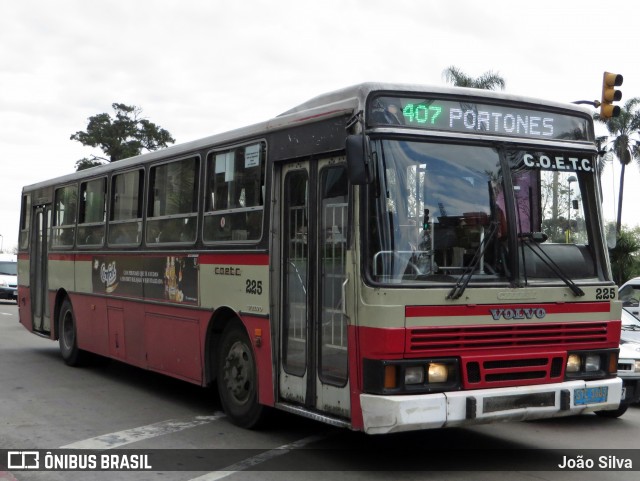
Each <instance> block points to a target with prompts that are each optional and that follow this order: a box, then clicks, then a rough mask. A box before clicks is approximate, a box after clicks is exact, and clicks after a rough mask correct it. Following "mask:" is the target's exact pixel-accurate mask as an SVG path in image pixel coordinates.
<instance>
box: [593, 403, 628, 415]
mask: <svg viewBox="0 0 640 481" xmlns="http://www.w3.org/2000/svg"><path fill="white" fill-rule="evenodd" d="M628 407H629V405H628V404H621V405H620V406H619V407H618V409H614V410H612V411H596V412H595V413H596V414H597V415H598V416H602V417H603V418H619V417H620V416H622V415H623V414H624V413H626V412H627V408H628Z"/></svg>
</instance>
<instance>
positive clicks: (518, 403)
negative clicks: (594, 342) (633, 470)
mask: <svg viewBox="0 0 640 481" xmlns="http://www.w3.org/2000/svg"><path fill="white" fill-rule="evenodd" d="M605 387H606V388H607V395H606V399H604V400H602V401H598V402H592V403H588V404H580V403H576V396H575V394H576V392H578V393H580V392H581V391H580V390H583V389H589V388H596V389H597V388H605ZM621 395H622V380H621V379H620V378H613V379H601V380H597V381H567V382H563V383H558V384H545V385H539V386H520V387H509V388H498V389H478V390H472V391H455V392H446V393H438V394H419V395H407V396H381V395H373V394H361V395H360V405H361V408H362V417H363V422H364V430H365V432H367V433H369V434H383V433H393V432H400V431H412V430H419V429H434V428H442V427H451V426H465V425H472V424H480V423H489V422H495V421H526V420H530V419H542V418H552V417H560V416H570V415H573V414H580V413H588V412H594V411H601V410H609V409H616V408H617V407H618V406H619V404H620V397H621Z"/></svg>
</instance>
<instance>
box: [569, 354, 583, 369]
mask: <svg viewBox="0 0 640 481" xmlns="http://www.w3.org/2000/svg"><path fill="white" fill-rule="evenodd" d="M581 366H582V362H581V361H580V356H578V355H577V354H569V356H567V372H579V371H580V367H581Z"/></svg>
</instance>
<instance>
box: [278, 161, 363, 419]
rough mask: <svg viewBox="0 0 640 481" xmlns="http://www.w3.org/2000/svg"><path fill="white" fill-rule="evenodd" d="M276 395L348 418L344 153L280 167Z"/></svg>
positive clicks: (346, 193) (294, 402)
mask: <svg viewBox="0 0 640 481" xmlns="http://www.w3.org/2000/svg"><path fill="white" fill-rule="evenodd" d="M280 174H281V177H280V192H279V196H280V202H279V203H278V205H279V206H280V207H279V209H278V211H279V212H278V214H279V227H280V228H279V229H277V228H276V229H277V232H279V235H280V241H279V245H280V259H281V262H280V263H279V264H280V265H279V270H280V272H281V274H280V282H279V285H280V289H279V290H280V296H279V298H280V306H279V309H278V310H277V311H278V312H279V313H280V315H279V333H280V335H279V339H280V346H279V349H280V351H279V355H278V360H279V361H278V366H279V376H278V377H279V381H278V388H279V399H280V401H282V402H285V403H287V404H296V405H301V406H303V407H304V408H306V409H308V410H313V411H317V412H321V413H327V414H330V415H333V416H338V417H342V418H347V419H348V418H349V416H350V403H349V385H348V365H347V359H348V356H347V352H348V351H347V347H348V346H347V317H346V315H345V314H344V307H343V304H344V303H343V296H344V291H345V285H346V283H347V281H348V279H347V276H346V270H347V265H346V240H347V212H348V182H347V173H346V164H345V162H344V158H327V159H322V160H319V161H314V162H306V161H305V162H295V163H291V164H286V165H284V166H283V167H282V170H281V172H280Z"/></svg>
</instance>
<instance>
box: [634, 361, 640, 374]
mask: <svg viewBox="0 0 640 481" xmlns="http://www.w3.org/2000/svg"><path fill="white" fill-rule="evenodd" d="M634 371H635V372H640V361H636V362H635V369H634Z"/></svg>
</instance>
